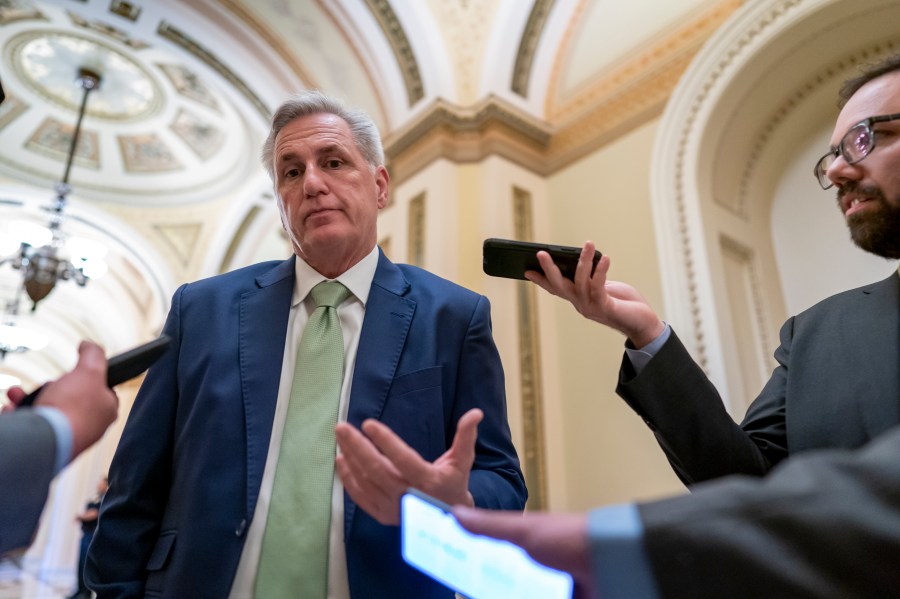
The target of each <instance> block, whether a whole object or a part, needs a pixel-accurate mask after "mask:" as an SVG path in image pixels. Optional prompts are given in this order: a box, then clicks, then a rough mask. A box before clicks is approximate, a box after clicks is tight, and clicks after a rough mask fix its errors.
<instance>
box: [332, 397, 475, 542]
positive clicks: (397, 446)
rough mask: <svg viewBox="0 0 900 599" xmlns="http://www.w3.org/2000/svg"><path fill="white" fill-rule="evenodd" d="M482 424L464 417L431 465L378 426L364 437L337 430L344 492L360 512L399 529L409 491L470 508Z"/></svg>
mask: <svg viewBox="0 0 900 599" xmlns="http://www.w3.org/2000/svg"><path fill="white" fill-rule="evenodd" d="M482 418H484V413H483V412H482V411H481V410H479V409H477V408H474V409H472V410H469V411H468V412H466V413H465V414H463V415H462V417H461V418H460V419H459V423H458V425H457V428H456V435H454V437H453V444H452V445H451V446H450V449H448V450H447V451H446V452H444V454H443V455H441V457H439V458H438V459H437V460H435V461H434V462H433V463H430V462H427V461H426V460H424V459H423V458H422V456H420V455H419V453H418V452H417V451H416V450H414V449H413V448H412V447H410V446H409V445H407V444H406V443H405V442H404V441H403V440H402V439H401V438H400V437H399V436H397V434H396V433H394V432H393V431H392V430H391V429H389V428H388V427H387V426H385V425H384V424H382V423H381V422H378V421H377V420H371V419H369V420H366V421H365V422H363V424H362V432H360V431H358V430H357V429H356V428H354V427H353V426H352V425H350V424H347V423H346V422H342V423H340V424H338V425H337V427H336V428H335V431H336V434H337V442H338V445H339V446H340V448H341V453H340V454H339V455H338V456H337V459H336V462H335V465H336V468H337V471H338V475H340V477H341V482H342V483H343V485H344V489H345V490H346V491H347V493H348V494H349V495H350V497H351V498H352V499H353V501H355V502H356V504H357V505H359V507H361V508H362V509H364V510H365V511H366V512H367V513H368V514H369V515H370V516H372V517H373V518H375V520H377V521H378V522H380V523H381V524H385V525H393V526H396V525H398V524H400V497H401V496H402V495H403V493H405V492H406V489H408V488H409V487H415V488H417V489H419V490H421V491H423V492H425V493H427V494H429V495H431V496H432V497H435V498H437V499H440V500H441V501H443V502H445V503H449V504H450V505H455V504H462V505H468V506H474V505H475V501H474V499H473V498H472V494H471V493H469V488H468V484H469V473H470V472H471V470H472V464H473V463H474V462H475V440H476V439H477V438H478V423H479V422H481V419H482ZM363 433H365V434H363Z"/></svg>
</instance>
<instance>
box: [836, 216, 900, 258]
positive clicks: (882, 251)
mask: <svg viewBox="0 0 900 599" xmlns="http://www.w3.org/2000/svg"><path fill="white" fill-rule="evenodd" d="M893 220H895V219H891V218H884V217H879V218H877V219H872V218H863V217H862V215H859V218H853V217H852V216H851V217H850V218H848V219H847V225H848V227H849V228H850V238H851V239H853V243H855V244H856V246H857V247H859V248H860V249H861V250H864V251H866V252H869V253H870V254H875V255H876V256H881V257H882V258H887V259H897V258H900V222H891V221H893Z"/></svg>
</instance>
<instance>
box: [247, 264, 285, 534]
mask: <svg viewBox="0 0 900 599" xmlns="http://www.w3.org/2000/svg"><path fill="white" fill-rule="evenodd" d="M294 273H295V270H294V259H293V258H291V259H289V260H285V261H284V262H282V263H281V264H279V265H277V266H276V267H275V268H274V269H272V270H270V271H269V272H267V273H265V274H264V275H262V276H260V277H258V278H257V279H256V284H257V285H258V286H259V288H258V289H254V290H252V291H248V292H246V293H245V294H243V295H242V296H241V308H240V317H239V318H240V322H239V323H238V327H239V339H240V341H239V352H240V355H239V359H240V377H241V395H242V396H243V399H244V419H245V422H246V425H247V428H246V435H247V515H248V516H249V517H251V518H252V516H253V512H254V510H255V509H256V500H257V498H258V497H259V489H260V485H261V484H262V475H263V470H264V469H265V466H266V456H267V455H268V451H269V440H270V439H271V437H272V422H273V420H274V419H275V404H276V402H277V399H278V386H279V382H280V380H281V363H282V361H283V358H284V336H285V333H286V331H287V323H288V315H289V313H290V309H291V296H292V294H293V291H294Z"/></svg>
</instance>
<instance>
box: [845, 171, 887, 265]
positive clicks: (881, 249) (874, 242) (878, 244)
mask: <svg viewBox="0 0 900 599" xmlns="http://www.w3.org/2000/svg"><path fill="white" fill-rule="evenodd" d="M850 192H854V193H857V194H859V195H863V196H866V197H867V198H869V201H870V202H877V203H878V207H877V209H873V208H868V209H866V210H863V211H862V212H857V213H855V214H851V215H850V216H848V217H847V227H848V228H849V229H850V238H851V239H853V243H855V244H856V245H857V246H858V247H859V248H860V249H863V250H865V251H867V252H869V253H872V254H875V255H876V256H881V257H882V258H889V259H896V258H900V200H898V202H895V203H891V202H888V200H887V198H886V197H885V195H884V193H883V192H882V191H881V190H880V189H878V188H877V187H862V186H860V185H858V184H856V183H855V182H852V181H851V182H849V183H847V184H846V185H844V186H843V187H842V188H841V189H840V190H839V191H838V205H839V206H840V202H841V198H842V197H843V196H844V195H846V194H847V193H850Z"/></svg>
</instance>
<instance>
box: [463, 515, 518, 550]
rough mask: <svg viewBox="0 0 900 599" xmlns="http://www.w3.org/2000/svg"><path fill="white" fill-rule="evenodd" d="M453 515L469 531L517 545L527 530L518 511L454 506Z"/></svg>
mask: <svg viewBox="0 0 900 599" xmlns="http://www.w3.org/2000/svg"><path fill="white" fill-rule="evenodd" d="M453 515H454V516H456V519H457V520H459V523H460V524H462V526H463V528H465V529H466V530H468V531H469V532H473V533H475V534H478V535H485V536H488V537H494V538H496V539H502V540H505V541H511V542H513V543H515V544H517V545H521V544H522V539H523V538H524V536H525V533H526V532H527V531H528V526H527V522H526V521H525V519H524V518H523V516H522V514H521V513H520V512H502V511H496V510H483V509H480V508H470V507H464V506H455V507H454V508H453Z"/></svg>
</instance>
